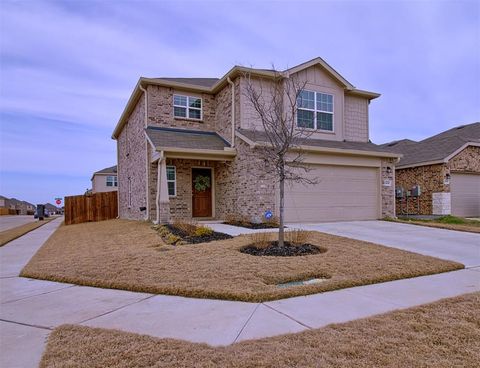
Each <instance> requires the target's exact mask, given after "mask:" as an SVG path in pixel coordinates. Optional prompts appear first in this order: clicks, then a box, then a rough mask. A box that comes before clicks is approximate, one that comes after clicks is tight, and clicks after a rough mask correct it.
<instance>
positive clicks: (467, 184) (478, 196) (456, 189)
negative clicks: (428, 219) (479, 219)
mask: <svg viewBox="0 0 480 368" xmlns="http://www.w3.org/2000/svg"><path fill="white" fill-rule="evenodd" d="M450 191H451V196H452V197H451V198H452V214H453V215H455V216H462V217H476V216H480V175H479V174H452V178H451V179H450Z"/></svg>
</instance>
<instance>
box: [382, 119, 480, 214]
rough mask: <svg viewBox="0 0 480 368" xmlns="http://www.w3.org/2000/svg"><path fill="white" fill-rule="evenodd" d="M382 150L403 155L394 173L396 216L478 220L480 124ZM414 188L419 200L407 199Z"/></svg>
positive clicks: (397, 143) (456, 128) (391, 145)
mask: <svg viewBox="0 0 480 368" xmlns="http://www.w3.org/2000/svg"><path fill="white" fill-rule="evenodd" d="M382 146H383V147H384V148H385V149H388V150H390V151H392V152H398V153H402V154H403V157H402V159H401V160H400V162H399V163H398V164H397V167H396V170H395V181H396V186H397V188H398V189H403V195H402V194H400V195H399V198H397V200H396V205H397V215H402V214H415V215H417V214H418V215H448V214H453V215H457V216H465V217H467V216H480V123H478V122H477V123H473V124H469V125H462V126H459V127H455V128H452V129H450V130H447V131H445V132H442V133H440V134H437V135H434V136H433V137H430V138H427V139H424V140H422V141H420V142H415V141H411V140H408V139H404V140H401V141H395V142H391V143H385V144H384V145H382ZM417 185H418V186H420V196H419V197H416V196H411V195H410V196H407V191H411V189H412V188H413V187H414V186H417ZM410 194H412V193H410Z"/></svg>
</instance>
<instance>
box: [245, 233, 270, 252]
mask: <svg viewBox="0 0 480 368" xmlns="http://www.w3.org/2000/svg"><path fill="white" fill-rule="evenodd" d="M249 237H250V239H251V241H252V244H253V245H255V247H257V248H260V249H261V248H266V247H268V246H269V245H270V243H271V242H272V236H271V234H269V233H264V232H258V233H253V234H250V235H249Z"/></svg>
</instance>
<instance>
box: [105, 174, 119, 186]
mask: <svg viewBox="0 0 480 368" xmlns="http://www.w3.org/2000/svg"><path fill="white" fill-rule="evenodd" d="M117 186H118V182H117V177H116V176H107V187H117Z"/></svg>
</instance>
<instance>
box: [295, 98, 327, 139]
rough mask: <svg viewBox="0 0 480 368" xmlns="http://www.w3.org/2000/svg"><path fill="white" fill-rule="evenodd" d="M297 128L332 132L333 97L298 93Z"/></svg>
mask: <svg viewBox="0 0 480 368" xmlns="http://www.w3.org/2000/svg"><path fill="white" fill-rule="evenodd" d="M297 126H298V127H299V128H307V129H317V130H326V131H329V132H333V95H329V94H326V93H320V92H313V91H307V90H302V91H300V93H299V94H298V98H297Z"/></svg>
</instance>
